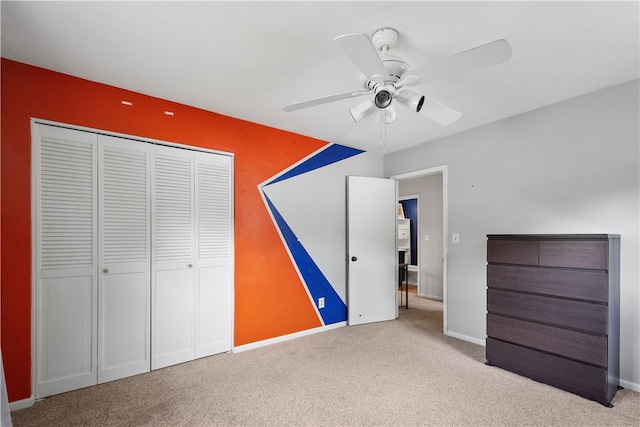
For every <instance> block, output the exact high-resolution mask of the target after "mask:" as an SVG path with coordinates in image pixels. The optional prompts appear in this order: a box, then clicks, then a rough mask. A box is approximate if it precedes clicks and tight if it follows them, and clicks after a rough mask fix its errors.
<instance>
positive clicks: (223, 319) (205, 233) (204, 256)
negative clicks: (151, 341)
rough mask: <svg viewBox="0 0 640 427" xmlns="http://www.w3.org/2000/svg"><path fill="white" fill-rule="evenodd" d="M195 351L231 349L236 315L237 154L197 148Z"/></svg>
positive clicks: (207, 353) (200, 354)
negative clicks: (234, 166)
mask: <svg viewBox="0 0 640 427" xmlns="http://www.w3.org/2000/svg"><path fill="white" fill-rule="evenodd" d="M195 159H196V174H195V179H196V199H195V203H196V204H195V206H196V236H197V243H196V246H197V263H196V267H197V276H196V283H197V288H196V300H197V306H196V309H197V312H196V357H204V356H210V355H212V354H216V353H222V352H226V351H230V350H231V348H232V340H233V337H232V331H233V325H232V319H233V277H232V275H233V258H232V253H233V250H232V244H233V219H232V215H233V197H232V180H233V169H232V161H233V158H231V157H229V156H221V155H214V154H209V153H195Z"/></svg>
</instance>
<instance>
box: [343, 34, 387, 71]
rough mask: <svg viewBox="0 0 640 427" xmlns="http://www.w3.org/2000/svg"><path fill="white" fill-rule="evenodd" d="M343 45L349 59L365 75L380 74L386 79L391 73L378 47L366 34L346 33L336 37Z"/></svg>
mask: <svg viewBox="0 0 640 427" xmlns="http://www.w3.org/2000/svg"><path fill="white" fill-rule="evenodd" d="M334 40H335V41H336V42H338V44H339V45H340V46H341V47H342V50H344V52H345V53H346V54H347V56H348V57H349V59H351V61H352V62H353V63H354V64H356V66H357V67H358V68H359V69H360V71H361V72H362V74H364V76H365V77H367V78H369V79H370V78H371V77H373V76H376V75H379V76H382V77H383V78H384V79H386V78H387V77H388V75H389V73H388V72H387V69H386V68H385V66H384V64H383V63H382V60H381V59H380V56H379V55H378V52H377V51H376V48H375V47H373V45H372V44H371V40H370V39H369V37H368V36H367V35H366V34H345V35H343V36H338V37H336V38H335V39H334Z"/></svg>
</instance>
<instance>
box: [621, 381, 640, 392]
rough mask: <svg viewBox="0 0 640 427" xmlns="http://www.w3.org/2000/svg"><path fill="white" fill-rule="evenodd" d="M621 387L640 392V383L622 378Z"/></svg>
mask: <svg viewBox="0 0 640 427" xmlns="http://www.w3.org/2000/svg"><path fill="white" fill-rule="evenodd" d="M620 387H622V388H626V389H629V390H633V391H638V392H640V384H638V383H632V382H631V381H627V380H623V379H621V380H620Z"/></svg>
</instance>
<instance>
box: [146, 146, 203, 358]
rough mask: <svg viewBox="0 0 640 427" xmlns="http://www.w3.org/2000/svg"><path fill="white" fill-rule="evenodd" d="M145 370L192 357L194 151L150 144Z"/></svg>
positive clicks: (193, 336) (193, 340)
mask: <svg viewBox="0 0 640 427" xmlns="http://www.w3.org/2000/svg"><path fill="white" fill-rule="evenodd" d="M153 162H154V164H153V175H152V181H151V183H152V242H153V251H152V288H151V290H152V311H151V312H152V324H153V328H152V338H151V339H152V348H151V369H158V368H162V367H165V366H169V365H174V364H177V363H182V362H185V361H188V360H193V359H194V358H195V305H196V304H195V275H194V264H195V237H194V234H195V228H194V223H195V213H194V153H193V152H192V151H189V150H181V149H178V148H171V147H163V146H155V147H154V156H153Z"/></svg>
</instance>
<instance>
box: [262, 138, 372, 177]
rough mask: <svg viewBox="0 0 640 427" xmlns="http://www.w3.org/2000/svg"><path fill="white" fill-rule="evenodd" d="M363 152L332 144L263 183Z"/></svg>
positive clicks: (305, 171) (296, 174)
mask: <svg viewBox="0 0 640 427" xmlns="http://www.w3.org/2000/svg"><path fill="white" fill-rule="evenodd" d="M360 153H364V151H363V150H357V149H355V148H351V147H346V146H344V145H340V144H332V145H330V146H329V147H327V148H326V149H324V150H322V151H321V152H319V153H318V154H316V155H315V156H313V157H311V158H309V159H307V160H305V161H304V162H302V163H300V164H299V165H298V166H296V167H294V168H293V169H291V170H289V171H287V172H286V173H284V174H282V175H280V176H279V177H277V178H275V179H274V180H273V181H270V182H267V183H266V184H264V185H269V184H274V183H276V182H279V181H284V180H285V179H289V178H293V177H294V176H298V175H301V174H303V173H307V172H310V171H312V170H314V169H319V168H322V167H325V166H327V165H330V164H331V163H335V162H339V161H340V160H344V159H348V158H349V157H351V156H355V155H357V154H360Z"/></svg>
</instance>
